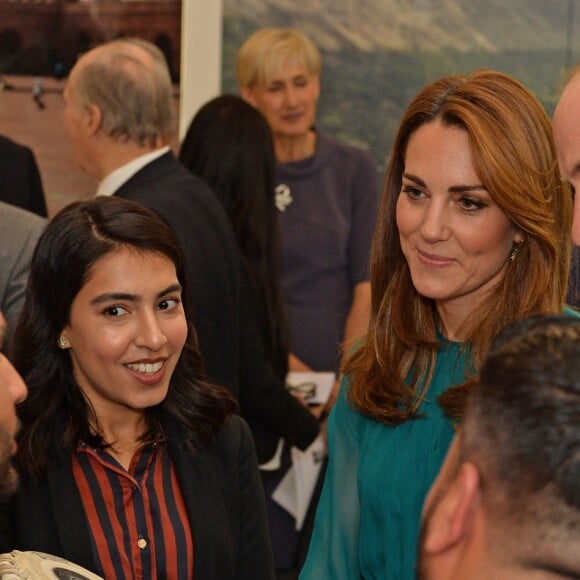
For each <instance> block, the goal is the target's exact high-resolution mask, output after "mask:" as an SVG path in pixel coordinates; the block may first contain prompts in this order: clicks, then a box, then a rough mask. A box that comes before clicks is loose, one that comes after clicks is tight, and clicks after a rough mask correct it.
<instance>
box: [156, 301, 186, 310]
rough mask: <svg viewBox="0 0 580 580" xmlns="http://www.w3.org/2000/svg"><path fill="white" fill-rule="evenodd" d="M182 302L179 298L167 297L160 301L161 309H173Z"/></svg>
mask: <svg viewBox="0 0 580 580" xmlns="http://www.w3.org/2000/svg"><path fill="white" fill-rule="evenodd" d="M180 302H181V300H179V299H178V298H165V299H164V300H162V301H161V302H160V303H159V310H173V309H174V308H176V307H177V305H178V304H179V303H180Z"/></svg>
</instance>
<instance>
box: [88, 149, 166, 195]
mask: <svg viewBox="0 0 580 580" xmlns="http://www.w3.org/2000/svg"><path fill="white" fill-rule="evenodd" d="M168 151H169V146H168V145H167V146H165V147H161V148H160V149H155V151H151V153H145V154H144V155H139V157H136V158H135V159H133V160H132V161H129V163H125V165H122V166H121V167H119V168H118V169H115V171H112V172H111V173H109V175H107V176H106V177H105V178H104V179H103V180H102V181H101V183H99V187H97V193H96V195H113V194H114V193H115V192H116V191H117V190H118V189H119V187H121V185H123V184H124V183H125V182H126V181H129V179H130V178H131V177H133V175H135V174H136V173H137V172H138V171H140V170H141V169H143V167H145V166H146V165H149V163H151V162H152V161H155V159H157V158H158V157H161V156H162V155H165V153H167V152H168Z"/></svg>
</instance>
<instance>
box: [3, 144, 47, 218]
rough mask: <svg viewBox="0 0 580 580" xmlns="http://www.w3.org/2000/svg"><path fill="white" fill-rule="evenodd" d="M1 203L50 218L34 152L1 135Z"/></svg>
mask: <svg viewBox="0 0 580 580" xmlns="http://www.w3.org/2000/svg"><path fill="white" fill-rule="evenodd" d="M0 201H3V202H4V203H9V204H11V205H16V206H18V207H21V208H22V209H26V210H28V211H30V212H32V213H35V214H38V215H39V216H42V217H46V215H47V213H46V201H45V199H44V191H43V189H42V182H41V180H40V172H39V171H38V166H37V165H36V160H35V158H34V154H33V153H32V151H31V150H30V149H29V148H28V147H25V146H24V145H19V144H18V143H15V142H14V141H12V140H10V139H8V138H7V137H3V136H2V135H0Z"/></svg>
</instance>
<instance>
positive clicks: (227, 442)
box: [210, 415, 253, 453]
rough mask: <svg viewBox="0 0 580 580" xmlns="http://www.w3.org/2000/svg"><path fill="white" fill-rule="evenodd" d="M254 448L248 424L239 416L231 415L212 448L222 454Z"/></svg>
mask: <svg viewBox="0 0 580 580" xmlns="http://www.w3.org/2000/svg"><path fill="white" fill-rule="evenodd" d="M252 446H253V439H252V434H251V431H250V428H249V427H248V424H247V423H246V421H245V420H244V419H242V417H240V416H239V415H230V416H229V417H227V418H226V420H225V421H224V422H223V424H222V426H221V427H220V429H219V430H218V432H217V433H216V436H215V438H214V440H213V441H212V443H211V444H210V447H211V448H213V449H214V450H215V451H220V452H225V453H228V452H239V451H242V450H247V449H248V448H251V447H252Z"/></svg>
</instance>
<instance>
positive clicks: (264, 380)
mask: <svg viewBox="0 0 580 580" xmlns="http://www.w3.org/2000/svg"><path fill="white" fill-rule="evenodd" d="M242 272H243V269H242ZM241 282H242V284H241V292H240V303H241V309H240V321H241V324H240V333H241V340H240V348H241V352H240V371H241V377H240V383H241V385H240V411H241V414H242V416H243V417H244V418H245V419H246V420H247V421H248V423H249V425H250V427H251V429H252V432H253V434H254V437H255V442H256V450H257V453H258V459H259V461H260V462H261V463H263V462H265V461H267V460H268V459H270V458H271V456H272V455H273V453H274V450H275V448H276V446H277V443H278V439H279V438H280V437H283V438H284V439H285V440H286V442H287V443H288V444H289V445H291V446H295V447H298V448H299V449H302V450H304V449H306V448H307V447H308V446H309V445H310V444H311V443H312V442H313V441H314V440H315V439H316V437H317V436H318V433H319V432H320V424H319V422H318V420H317V419H316V417H315V416H314V415H313V414H312V413H311V412H310V411H309V410H308V409H307V408H306V407H304V406H303V405H302V404H301V403H300V402H299V401H298V399H296V397H293V396H292V395H291V394H290V393H289V392H288V390H287V389H286V386H285V384H284V381H283V379H282V378H280V377H279V376H278V375H277V374H276V372H275V371H274V368H273V367H272V364H271V363H270V362H269V361H268V357H267V355H266V350H265V347H264V342H263V338H262V335H261V333H260V329H259V327H258V322H257V312H256V306H255V301H254V299H253V297H252V293H251V291H250V285H249V281H248V280H247V278H246V276H245V275H242V276H241Z"/></svg>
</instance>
